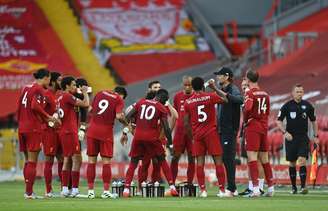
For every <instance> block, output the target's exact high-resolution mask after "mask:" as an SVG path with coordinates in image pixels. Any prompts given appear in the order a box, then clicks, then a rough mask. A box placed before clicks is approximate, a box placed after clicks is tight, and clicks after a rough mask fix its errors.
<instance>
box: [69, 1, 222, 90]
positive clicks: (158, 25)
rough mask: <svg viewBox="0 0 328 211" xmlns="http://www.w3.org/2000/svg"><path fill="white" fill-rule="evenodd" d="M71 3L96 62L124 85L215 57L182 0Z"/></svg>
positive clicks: (201, 62)
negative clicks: (99, 62)
mask: <svg viewBox="0 0 328 211" xmlns="http://www.w3.org/2000/svg"><path fill="white" fill-rule="evenodd" d="M70 2H71V5H72V8H73V9H74V11H75V12H74V13H75V14H76V15H77V16H78V17H80V23H81V27H82V30H83V31H84V34H85V37H86V39H87V40H88V42H89V45H90V47H91V48H93V50H94V53H95V54H96V55H97V57H98V59H99V60H100V61H101V63H103V64H106V66H107V67H109V69H111V70H112V71H113V72H114V73H113V74H114V75H116V76H117V77H118V80H119V81H120V82H123V83H125V84H129V83H133V82H137V81H142V80H145V79H148V78H150V77H154V76H156V75H161V74H165V73H169V72H173V71H177V70H180V69H184V68H187V67H191V66H194V65H197V64H203V63H206V62H208V61H212V60H214V59H215V55H214V54H213V52H212V51H211V49H210V46H209V44H208V43H207V42H206V41H205V39H204V38H203V36H202V35H201V34H200V33H199V31H198V30H197V29H196V27H195V26H194V24H193V22H192V20H191V18H190V17H189V16H188V14H187V12H186V10H185V9H184V7H183V6H184V4H185V3H184V2H185V1H183V0H175V1H172V0H170V1H169V0H165V1H154V2H151V1H127V2H126V3H125V4H123V3H120V2H114V1H107V2H104V1H101V0H92V1H89V2H88V3H86V2H85V1H81V0H72V1H70ZM136 72H138V74H134V73H136Z"/></svg>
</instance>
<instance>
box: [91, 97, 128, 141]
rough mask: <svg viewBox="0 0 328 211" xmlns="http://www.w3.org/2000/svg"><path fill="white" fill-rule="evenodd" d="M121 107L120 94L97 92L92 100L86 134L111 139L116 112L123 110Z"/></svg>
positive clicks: (122, 102) (122, 104)
mask: <svg viewBox="0 0 328 211" xmlns="http://www.w3.org/2000/svg"><path fill="white" fill-rule="evenodd" d="M123 107H124V101H123V99H122V98H121V96H120V95H118V94H116V93H114V92H110V91H101V92H98V93H97V94H96V96H95V97H94V99H93V102H92V110H91V120H90V126H89V128H88V131H87V136H88V137H92V138H95V139H99V140H107V139H108V138H110V139H112V137H113V126H114V122H115V118H116V114H117V113H121V112H123Z"/></svg>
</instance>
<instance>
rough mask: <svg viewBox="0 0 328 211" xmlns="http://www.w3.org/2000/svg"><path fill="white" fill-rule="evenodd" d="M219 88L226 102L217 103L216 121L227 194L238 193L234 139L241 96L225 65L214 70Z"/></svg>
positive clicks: (241, 100)
mask: <svg viewBox="0 0 328 211" xmlns="http://www.w3.org/2000/svg"><path fill="white" fill-rule="evenodd" d="M214 74H215V75H216V79H217V80H218V82H219V85H220V87H221V90H222V91H223V92H225V93H226V96H227V98H228V99H229V100H228V103H225V104H218V106H217V121H218V133H219V135H220V139H221V146H222V148H223V162H224V166H225V169H226V173H227V180H228V187H227V191H226V194H227V196H234V195H235V196H236V195H238V192H237V187H236V182H235V174H236V162H235V156H236V139H237V133H238V130H239V123H240V107H241V105H242V104H243V100H244V99H243V96H242V95H241V93H240V90H239V89H238V87H237V86H236V85H234V84H233V73H232V71H231V69H229V68H227V67H222V68H220V69H219V70H218V71H217V72H214Z"/></svg>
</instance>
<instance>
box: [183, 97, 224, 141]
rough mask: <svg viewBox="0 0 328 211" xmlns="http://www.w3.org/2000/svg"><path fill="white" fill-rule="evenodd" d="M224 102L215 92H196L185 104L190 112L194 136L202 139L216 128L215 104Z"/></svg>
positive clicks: (186, 110)
mask: <svg viewBox="0 0 328 211" xmlns="http://www.w3.org/2000/svg"><path fill="white" fill-rule="evenodd" d="M218 103H223V100H222V98H221V97H220V96H218V95H217V94H215V93H206V92H195V93H194V94H193V95H192V96H191V97H190V98H189V99H187V100H186V102H185V104H184V109H185V112H186V114H189V119H190V124H191V128H192V134H193V138H194V139H195V140H197V139H201V138H203V137H204V136H206V135H207V134H209V133H211V132H212V131H213V130H216V127H217V125H216V124H217V123H216V115H215V104H218Z"/></svg>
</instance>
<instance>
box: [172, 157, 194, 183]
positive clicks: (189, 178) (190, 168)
mask: <svg viewBox="0 0 328 211" xmlns="http://www.w3.org/2000/svg"><path fill="white" fill-rule="evenodd" d="M177 173H178V172H177ZM194 175H195V162H189V163H188V169H187V181H188V183H189V184H192V182H193V180H194ZM174 181H175V180H174Z"/></svg>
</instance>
